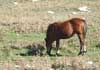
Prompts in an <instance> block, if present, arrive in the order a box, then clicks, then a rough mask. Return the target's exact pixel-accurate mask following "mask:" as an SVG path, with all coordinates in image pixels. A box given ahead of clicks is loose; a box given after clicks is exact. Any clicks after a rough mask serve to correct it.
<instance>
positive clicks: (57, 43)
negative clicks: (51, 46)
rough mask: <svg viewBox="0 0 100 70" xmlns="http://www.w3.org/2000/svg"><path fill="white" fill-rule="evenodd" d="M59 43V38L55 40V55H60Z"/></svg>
mask: <svg viewBox="0 0 100 70" xmlns="http://www.w3.org/2000/svg"><path fill="white" fill-rule="evenodd" d="M59 45H60V40H59V39H58V40H56V55H57V56H61V55H60V51H59Z"/></svg>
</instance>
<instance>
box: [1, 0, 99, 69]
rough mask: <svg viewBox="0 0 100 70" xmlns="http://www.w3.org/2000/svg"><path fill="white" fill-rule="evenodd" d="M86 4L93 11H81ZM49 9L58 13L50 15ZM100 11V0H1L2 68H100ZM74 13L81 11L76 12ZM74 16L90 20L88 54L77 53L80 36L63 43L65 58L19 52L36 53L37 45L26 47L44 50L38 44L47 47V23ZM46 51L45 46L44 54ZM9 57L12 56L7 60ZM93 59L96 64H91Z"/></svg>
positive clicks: (87, 39) (88, 21) (87, 42)
mask: <svg viewBox="0 0 100 70" xmlns="http://www.w3.org/2000/svg"><path fill="white" fill-rule="evenodd" d="M14 2H18V5H15V4H14ZM84 5H86V6H87V7H89V8H90V10H91V12H80V11H79V10H77V8H78V7H80V6H84ZM48 11H54V14H50V13H48ZM99 11H100V1H99V0H77V1H76V0H39V1H37V2H32V0H5V1H4V0H0V45H1V46H0V53H1V54H0V56H1V55H3V56H4V57H1V58H0V69H1V70H99V67H100V61H99V59H100V27H99V26H100V16H99V15H100V12H99ZM73 12H76V13H77V14H73ZM73 17H80V18H85V19H86V21H87V24H88V32H87V38H86V45H87V49H88V53H87V54H86V56H77V53H78V50H79V47H77V46H79V42H78V38H77V36H74V37H73V38H71V39H69V40H63V41H62V42H61V46H62V47H63V48H62V49H61V51H62V54H63V56H61V57H56V56H54V57H48V56H47V55H43V56H42V57H40V56H38V55H36V56H33V55H32V56H30V55H29V54H27V55H26V56H21V55H19V54H21V53H22V54H23V53H24V54H25V53H27V51H31V52H32V49H33V48H30V49H29V48H28V49H27V48H25V47H34V46H35V49H39V50H38V51H40V50H41V49H40V48H38V47H39V46H41V47H44V46H45V42H44V40H43V39H44V37H45V31H46V29H47V26H48V25H49V24H50V23H52V22H54V21H63V20H68V19H70V18H73ZM39 35H40V36H39ZM54 46H55V45H54ZM66 46H67V47H66ZM69 46H70V47H69ZM65 48H66V49H65ZM54 50H55V49H54ZM73 50H74V51H73ZM4 51H6V52H4ZM35 51H36V50H35ZM2 52H3V53H2ZM44 52H45V48H44V51H43V54H44ZM54 52H55V51H53V53H54ZM32 53H33V52H32ZM39 53H40V52H39ZM6 55H7V56H6ZM40 55H41V54H40ZM5 57H8V58H7V59H6V60H5ZM88 62H90V64H89V63H88ZM91 62H93V63H92V64H91Z"/></svg>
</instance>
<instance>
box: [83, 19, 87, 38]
mask: <svg viewBox="0 0 100 70" xmlns="http://www.w3.org/2000/svg"><path fill="white" fill-rule="evenodd" d="M83 22H84V38H85V37H86V33H87V23H86V21H85V20H83Z"/></svg>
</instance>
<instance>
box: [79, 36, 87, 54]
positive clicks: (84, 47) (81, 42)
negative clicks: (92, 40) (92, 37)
mask: <svg viewBox="0 0 100 70" xmlns="http://www.w3.org/2000/svg"><path fill="white" fill-rule="evenodd" d="M78 37H79V40H80V52H79V54H78V55H84V54H85V53H86V46H85V45H84V42H85V41H84V40H85V39H84V36H83V34H79V35H78Z"/></svg>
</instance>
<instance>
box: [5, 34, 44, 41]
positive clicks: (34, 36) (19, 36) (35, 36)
mask: <svg viewBox="0 0 100 70" xmlns="http://www.w3.org/2000/svg"><path fill="white" fill-rule="evenodd" d="M5 35H6V37H5V39H6V40H7V39H8V40H11V41H15V40H33V41H40V40H44V38H45V33H35V32H33V33H29V34H25V33H22V34H18V33H16V32H7V33H6V34H5Z"/></svg>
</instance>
